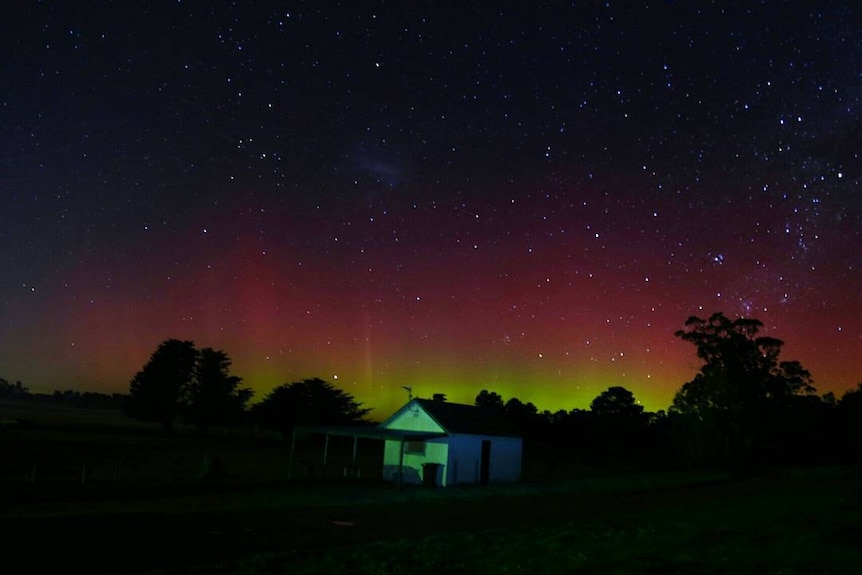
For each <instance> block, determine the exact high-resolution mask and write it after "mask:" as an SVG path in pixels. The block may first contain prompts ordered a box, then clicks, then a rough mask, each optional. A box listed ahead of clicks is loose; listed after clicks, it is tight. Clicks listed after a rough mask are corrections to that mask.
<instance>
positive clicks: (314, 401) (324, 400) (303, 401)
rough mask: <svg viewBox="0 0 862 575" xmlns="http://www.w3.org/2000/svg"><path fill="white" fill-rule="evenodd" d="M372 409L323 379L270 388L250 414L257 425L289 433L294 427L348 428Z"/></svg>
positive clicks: (363, 420)
mask: <svg viewBox="0 0 862 575" xmlns="http://www.w3.org/2000/svg"><path fill="white" fill-rule="evenodd" d="M370 411H371V409H368V408H363V407H362V404H361V403H359V402H357V401H356V400H355V399H354V398H353V396H352V395H350V394H349V393H346V392H344V391H342V390H340V389H338V388H337V387H335V386H333V385H332V384H330V383H328V382H326V381H323V380H322V379H318V378H314V379H304V380H302V381H298V382H294V383H285V384H283V385H280V386H278V387H276V388H275V389H273V390H272V391H271V392H270V393H269V395H267V396H266V397H265V398H264V399H263V401H261V402H260V403H259V404H257V405H255V406H254V408H253V410H252V412H253V415H254V417H255V419H256V420H257V421H258V423H259V424H260V425H262V426H264V427H268V428H270V429H278V430H281V431H282V432H283V433H284V434H285V435H288V434H290V432H291V431H292V430H293V427H294V426H296V425H351V424H358V423H364V422H365V416H366V415H368V413H369V412H370Z"/></svg>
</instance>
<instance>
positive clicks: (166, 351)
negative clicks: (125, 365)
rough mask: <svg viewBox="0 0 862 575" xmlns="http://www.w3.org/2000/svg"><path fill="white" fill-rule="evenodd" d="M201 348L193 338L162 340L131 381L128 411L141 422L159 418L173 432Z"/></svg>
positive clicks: (127, 404)
mask: <svg viewBox="0 0 862 575" xmlns="http://www.w3.org/2000/svg"><path fill="white" fill-rule="evenodd" d="M197 358H198V351H197V350H196V349H195V346H194V344H193V343H192V342H190V341H180V340H177V339H169V340H166V341H164V342H162V343H161V344H160V345H159V347H158V348H157V349H156V351H155V352H153V355H152V356H150V360H149V362H147V364H146V365H145V366H144V368H143V369H142V370H141V371H139V372H138V373H137V374H135V377H133V378H132V381H131V382H130V383H129V397H128V399H127V401H126V405H125V409H126V413H127V414H128V415H129V416H130V417H133V418H135V419H139V420H142V421H158V422H159V423H161V424H162V426H163V427H164V429H165V430H166V431H171V429H172V428H173V424H174V419H175V418H176V416H177V414H178V413H179V412H180V410H181V408H182V405H183V403H184V402H185V400H186V396H187V394H188V391H189V386H190V384H191V382H192V377H193V376H194V372H195V364H196V363H197Z"/></svg>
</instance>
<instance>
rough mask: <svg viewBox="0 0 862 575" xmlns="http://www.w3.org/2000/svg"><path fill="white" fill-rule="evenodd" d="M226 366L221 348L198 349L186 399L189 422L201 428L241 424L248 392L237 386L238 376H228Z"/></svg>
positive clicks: (227, 359)
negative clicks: (198, 352)
mask: <svg viewBox="0 0 862 575" xmlns="http://www.w3.org/2000/svg"><path fill="white" fill-rule="evenodd" d="M230 366H231V360H230V358H229V357H228V355H227V354H226V353H225V352H224V351H221V350H214V349H212V348H209V347H207V348H204V349H202V350H201V351H200V354H199V356H198V360H197V363H196V365H195V370H194V377H193V379H192V381H191V383H190V385H189V393H188V399H187V403H188V406H187V408H186V409H187V414H188V417H189V421H190V422H191V423H194V424H195V425H197V426H198V427H201V428H206V427H208V426H211V425H218V426H234V425H238V424H239V423H241V421H242V417H243V414H244V413H245V408H246V404H247V403H248V401H249V400H250V399H251V396H252V391H251V390H250V389H246V388H240V387H239V385H240V383H241V382H242V378H240V377H237V376H235V375H231V374H230Z"/></svg>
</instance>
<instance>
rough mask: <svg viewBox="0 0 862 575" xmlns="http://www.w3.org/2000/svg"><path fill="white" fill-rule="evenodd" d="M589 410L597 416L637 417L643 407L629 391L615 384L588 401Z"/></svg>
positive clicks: (641, 413) (640, 414)
mask: <svg viewBox="0 0 862 575" xmlns="http://www.w3.org/2000/svg"><path fill="white" fill-rule="evenodd" d="M590 411H591V412H593V413H594V414H596V415H599V416H612V417H630V418H639V417H641V416H642V415H643V412H644V408H643V406H642V405H639V404H638V402H637V400H635V396H634V394H633V393H632V392H631V391H629V390H628V389H626V388H624V387H620V386H618V385H617V386H613V387H609V388H608V389H606V390H605V391H603V392H601V393H600V394H599V395H598V396H597V397H596V398H595V399H594V400H593V401H592V402H591V403H590Z"/></svg>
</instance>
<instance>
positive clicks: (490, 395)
mask: <svg viewBox="0 0 862 575" xmlns="http://www.w3.org/2000/svg"><path fill="white" fill-rule="evenodd" d="M474 404H475V405H476V406H478V407H496V408H498V409H503V408H504V407H505V404H504V403H503V398H502V396H500V394H499V393H497V392H495V391H488V390H487V389H483V390H482V391H480V392H479V395H477V396H476V399H475V401H474Z"/></svg>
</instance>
